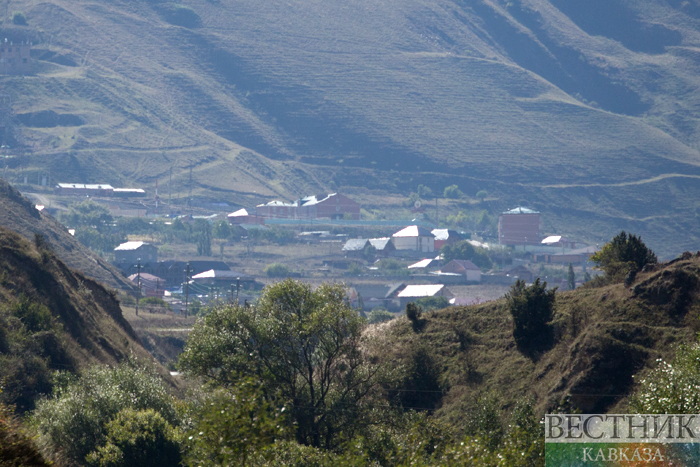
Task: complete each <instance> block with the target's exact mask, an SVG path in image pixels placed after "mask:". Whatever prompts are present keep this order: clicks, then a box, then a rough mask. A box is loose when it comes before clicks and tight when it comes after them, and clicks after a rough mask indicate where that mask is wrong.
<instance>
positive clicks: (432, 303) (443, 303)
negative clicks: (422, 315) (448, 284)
mask: <svg viewBox="0 0 700 467" xmlns="http://www.w3.org/2000/svg"><path fill="white" fill-rule="evenodd" d="M416 305H418V306H420V307H421V308H422V309H423V310H425V311H430V310H442V309H443V308H447V307H448V306H450V300H449V299H448V298H447V297H441V296H438V297H423V298H419V299H418V300H416Z"/></svg>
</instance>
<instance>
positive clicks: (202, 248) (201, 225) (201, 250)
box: [195, 219, 211, 256]
mask: <svg viewBox="0 0 700 467" xmlns="http://www.w3.org/2000/svg"><path fill="white" fill-rule="evenodd" d="M195 236H196V239H197V255H198V256H211V224H210V223H209V222H207V221H204V220H201V219H197V221H196V223H195Z"/></svg>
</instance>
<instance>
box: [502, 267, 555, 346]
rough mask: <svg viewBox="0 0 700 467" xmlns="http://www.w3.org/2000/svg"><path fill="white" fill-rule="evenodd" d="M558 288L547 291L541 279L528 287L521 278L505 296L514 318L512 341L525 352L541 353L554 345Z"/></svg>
mask: <svg viewBox="0 0 700 467" xmlns="http://www.w3.org/2000/svg"><path fill="white" fill-rule="evenodd" d="M556 290H557V289H556V287H555V288H553V289H550V290H547V283H546V282H543V283H540V279H539V277H538V278H537V279H535V282H534V283H533V284H532V285H530V286H529V287H528V286H526V285H525V281H523V280H520V279H518V280H517V281H516V282H515V284H513V285H512V286H511V288H510V291H509V292H508V293H507V294H506V303H507V306H508V310H509V311H510V314H511V316H512V317H513V338H514V339H515V342H516V344H518V347H519V348H520V349H521V350H523V351H526V352H529V351H533V350H542V349H545V348H547V347H548V346H549V345H550V344H551V340H552V328H551V325H550V324H549V323H550V322H551V321H552V317H553V316H554V301H555V294H556Z"/></svg>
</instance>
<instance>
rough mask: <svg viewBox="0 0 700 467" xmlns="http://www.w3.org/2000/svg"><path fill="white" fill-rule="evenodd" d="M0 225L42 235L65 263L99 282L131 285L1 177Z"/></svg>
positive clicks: (25, 234) (30, 236)
mask: <svg viewBox="0 0 700 467" xmlns="http://www.w3.org/2000/svg"><path fill="white" fill-rule="evenodd" d="M0 226H2V227H5V228H7V229H9V230H11V231H14V232H17V233H19V234H20V235H22V236H23V237H25V238H27V239H29V240H31V241H34V236H35V234H41V235H43V236H44V238H45V239H46V241H47V242H48V244H49V245H50V248H51V249H52V251H53V252H55V253H56V255H58V257H59V258H60V259H61V260H62V261H63V262H65V263H66V264H67V265H68V266H69V267H71V268H73V269H76V270H79V271H81V272H82V273H83V274H85V275H86V276H88V277H91V278H93V279H95V280H97V281H100V282H102V283H103V284H105V285H107V286H110V287H116V288H119V289H126V290H130V289H132V288H133V285H132V284H131V283H130V281H129V280H128V279H127V278H126V277H124V275H123V274H121V273H120V272H119V271H118V270H117V269H116V268H115V267H114V266H112V265H111V264H109V263H107V262H106V261H104V260H102V259H101V258H99V257H97V256H96V255H95V254H94V253H92V252H91V251H90V250H88V249H87V248H86V247H85V246H83V245H82V244H81V243H80V242H79V241H78V240H76V239H75V237H73V236H72V235H71V234H69V233H68V231H67V230H66V228H65V227H64V226H63V225H61V224H60V223H59V222H58V221H56V220H55V219H54V218H53V217H52V216H51V215H49V214H46V213H45V212H43V211H41V212H40V211H38V210H37V209H36V208H35V207H34V204H32V203H31V201H29V200H28V199H27V198H24V197H23V196H22V195H21V194H20V193H19V191H17V190H16V189H15V188H13V187H12V186H11V185H10V184H8V183H7V182H6V181H5V180H2V179H0Z"/></svg>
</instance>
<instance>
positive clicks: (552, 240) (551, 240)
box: [542, 235, 576, 249]
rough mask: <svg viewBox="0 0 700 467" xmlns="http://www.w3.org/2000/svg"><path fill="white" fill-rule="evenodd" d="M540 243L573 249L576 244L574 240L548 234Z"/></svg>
mask: <svg viewBox="0 0 700 467" xmlns="http://www.w3.org/2000/svg"><path fill="white" fill-rule="evenodd" d="M542 245H546V246H554V247H560V248H569V249H573V248H574V247H575V246H576V242H574V241H572V240H570V239H568V238H566V237H562V236H561V235H550V236H549V237H547V238H545V239H544V240H542Z"/></svg>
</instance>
